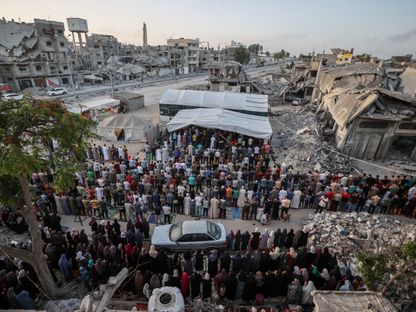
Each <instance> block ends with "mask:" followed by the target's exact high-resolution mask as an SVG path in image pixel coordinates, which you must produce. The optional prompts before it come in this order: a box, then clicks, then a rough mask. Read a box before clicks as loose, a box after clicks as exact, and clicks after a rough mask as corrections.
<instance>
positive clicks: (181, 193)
mask: <svg viewBox="0 0 416 312" xmlns="http://www.w3.org/2000/svg"><path fill="white" fill-rule="evenodd" d="M184 193H185V187H184V186H183V185H182V184H180V185H178V196H182V197H183V194H184Z"/></svg>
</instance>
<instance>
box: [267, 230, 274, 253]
mask: <svg viewBox="0 0 416 312" xmlns="http://www.w3.org/2000/svg"><path fill="white" fill-rule="evenodd" d="M273 247H274V231H271V232H270V235H269V238H268V240H267V248H268V249H270V250H271V249H273Z"/></svg>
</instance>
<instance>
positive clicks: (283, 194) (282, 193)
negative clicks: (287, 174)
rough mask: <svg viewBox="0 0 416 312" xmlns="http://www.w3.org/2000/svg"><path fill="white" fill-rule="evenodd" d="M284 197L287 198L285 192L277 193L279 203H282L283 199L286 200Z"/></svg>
mask: <svg viewBox="0 0 416 312" xmlns="http://www.w3.org/2000/svg"><path fill="white" fill-rule="evenodd" d="M286 196H287V192H286V190H283V189H282V190H280V191H279V200H280V201H282V200H283V199H285V198H286Z"/></svg>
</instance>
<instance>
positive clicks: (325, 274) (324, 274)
mask: <svg viewBox="0 0 416 312" xmlns="http://www.w3.org/2000/svg"><path fill="white" fill-rule="evenodd" d="M321 278H322V279H323V280H324V281H325V282H329V280H330V279H331V276H330V275H329V272H328V269H326V268H324V269H323V270H322V273H321Z"/></svg>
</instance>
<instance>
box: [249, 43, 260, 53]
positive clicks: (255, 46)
mask: <svg viewBox="0 0 416 312" xmlns="http://www.w3.org/2000/svg"><path fill="white" fill-rule="evenodd" d="M247 49H248V51H249V52H250V53H253V54H254V55H257V54H259V52H260V44H258V43H256V44H250V45H249V46H248V48H247Z"/></svg>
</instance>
